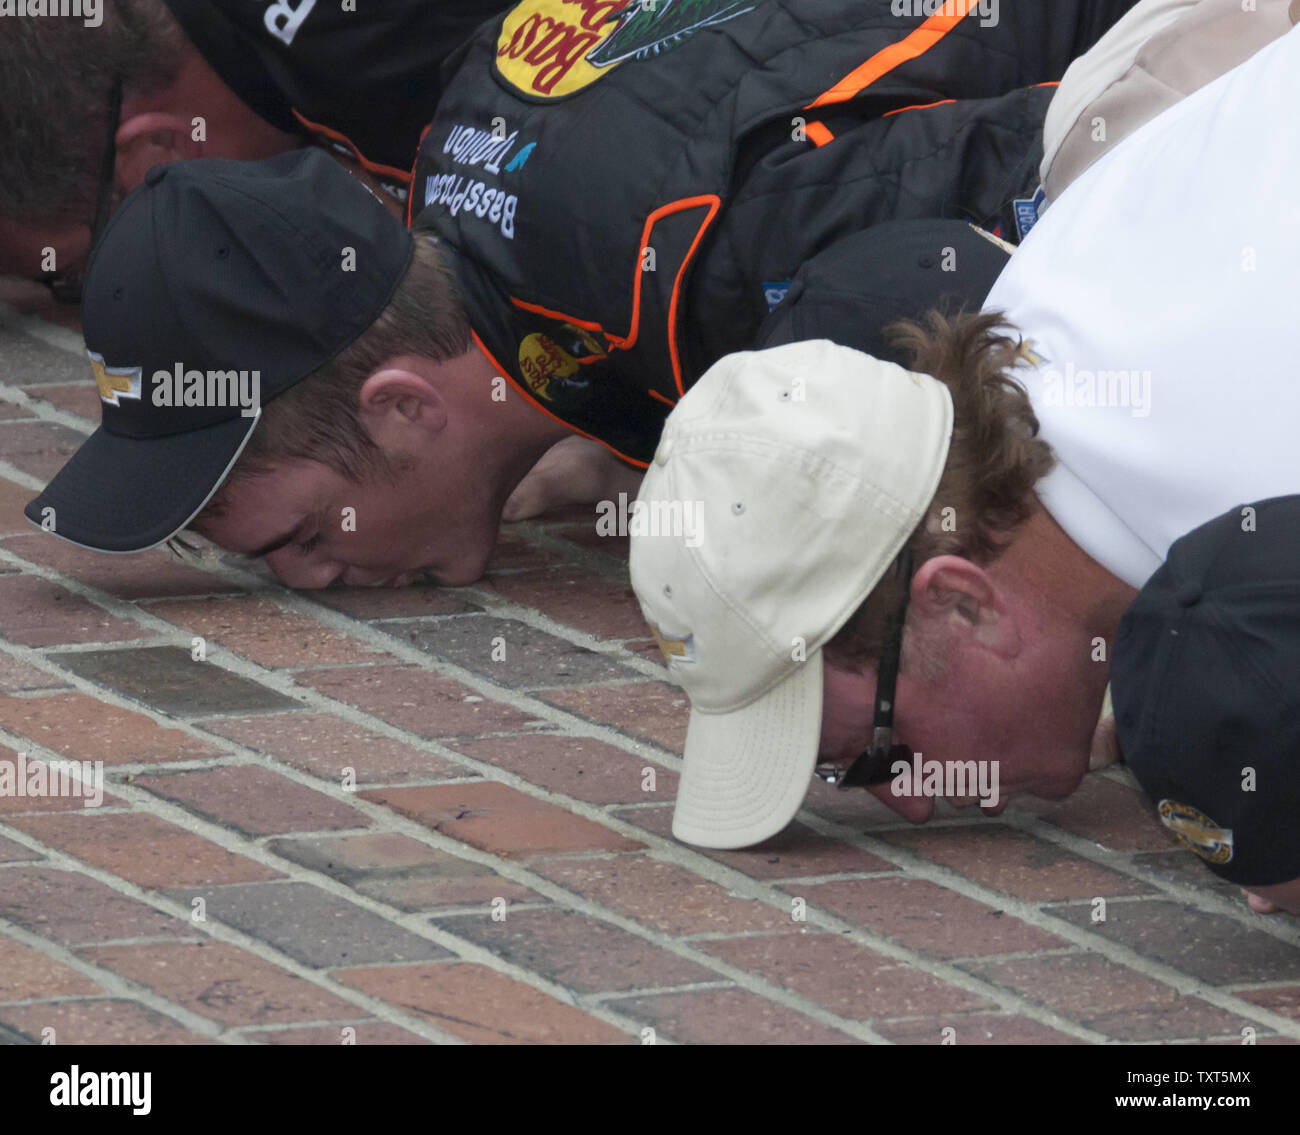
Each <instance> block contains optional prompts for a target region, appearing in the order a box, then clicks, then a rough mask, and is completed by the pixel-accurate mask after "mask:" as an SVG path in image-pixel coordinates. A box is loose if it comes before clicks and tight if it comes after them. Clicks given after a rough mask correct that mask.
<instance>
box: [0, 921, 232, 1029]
mask: <svg viewBox="0 0 1300 1135" xmlns="http://www.w3.org/2000/svg"><path fill="white" fill-rule="evenodd" d="M0 933H3V934H5V935H7V936H8V937H10V938H13V939H14V940H15V941H17V942H21V943H23V945H25V946H30V947H31V948H32V949H34V950H36V951H37V952H39V953H40V954H42V955H43V956H44V957H47V958H51V959H53V960H54V961H56V962H59V963H61V964H62V965H64V966H67V967H68V968H69V969H72V970H75V971H76V972H77V973H79V974H81V976H82V977H87V978H89V979H90V980H91V981H93V982H95V983H96V984H97V985H98V986H100V988H102V989H104V990H106V991H107V996H108V997H110V998H117V999H119V1000H126V1001H134V1002H137V1003H139V1004H143V1005H145V1006H147V1007H148V1008H150V1009H152V1010H154V1012H156V1013H161V1014H162V1015H163V1016H164V1017H167V1018H168V1019H169V1020H171V1021H173V1022H175V1023H176V1024H178V1025H181V1026H183V1027H184V1028H186V1029H188V1030H189V1031H190V1032H192V1033H197V1034H198V1035H200V1036H204V1037H207V1038H209V1039H210V1040H218V1041H221V1042H222V1043H223V1044H229V1043H232V1039H231V1038H227V1037H226V1036H225V1035H224V1034H225V1032H226V1030H225V1029H224V1028H223V1026H222V1025H221V1024H220V1023H218V1022H217V1021H214V1020H212V1019H211V1018H209V1017H203V1016H200V1015H199V1014H198V1013H196V1012H195V1011H194V1010H193V1009H187V1008H185V1006H184V1005H177V1004H176V1003H175V1002H173V1001H169V1000H168V999H167V998H165V997H163V996H161V995H160V994H157V993H155V992H154V991H153V990H152V989H149V988H148V987H147V986H144V985H141V984H139V983H138V982H135V981H132V980H131V979H130V978H125V977H122V976H121V975H120V974H117V973H114V972H113V971H112V970H110V969H105V968H104V967H102V966H98V965H96V964H95V963H93V962H90V961H87V960H86V959H85V958H83V957H81V956H80V955H79V954H75V953H73V952H72V951H71V950H70V949H68V948H67V947H65V946H60V945H59V944H58V943H57V942H53V941H51V940H49V939H48V938H42V937H40V936H39V935H38V934H33V933H32V932H31V931H29V930H27V929H25V928H24V927H22V926H19V925H18V924H17V923H16V922H10V921H9V920H8V919H6V918H0ZM97 999H100V1000H103V999H104V998H103V997H102V996H100V997H98V998H97Z"/></svg>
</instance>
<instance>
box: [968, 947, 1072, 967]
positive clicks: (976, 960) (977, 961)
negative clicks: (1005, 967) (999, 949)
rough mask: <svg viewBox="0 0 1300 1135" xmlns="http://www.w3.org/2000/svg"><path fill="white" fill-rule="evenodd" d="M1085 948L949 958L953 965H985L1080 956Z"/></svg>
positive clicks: (1022, 951)
mask: <svg viewBox="0 0 1300 1135" xmlns="http://www.w3.org/2000/svg"><path fill="white" fill-rule="evenodd" d="M1086 953H1087V951H1086V950H1082V949H1080V948H1079V947H1078V946H1059V947H1054V948H1044V949H1041V950H1019V951H1017V952H1015V953H1011V954H964V955H963V956H962V957H960V958H950V959H949V961H951V962H952V964H953V965H955V966H956V965H985V964H987V963H990V962H998V963H1001V962H1022V961H1036V960H1037V959H1039V958H1070V957H1081V956H1082V955H1083V954H1086Z"/></svg>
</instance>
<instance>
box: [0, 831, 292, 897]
mask: <svg viewBox="0 0 1300 1135" xmlns="http://www.w3.org/2000/svg"><path fill="white" fill-rule="evenodd" d="M9 824H10V825H11V826H12V827H15V828H17V829H18V830H19V831H24V832H27V834H28V835H31V836H34V837H35V838H36V839H39V840H40V841H41V842H42V843H46V844H49V845H50V846H52V847H57V848H58V849H59V850H60V851H63V852H65V853H67V854H68V855H71V856H73V857H75V858H77V859H80V860H81V861H82V862H84V863H89V864H91V865H92V866H94V867H99V868H101V869H102V870H105V871H111V872H112V873H113V874H115V875H119V876H121V877H122V878H123V879H126V880H128V881H129V882H132V883H135V884H137V885H138V886H141V887H147V888H156V887H201V886H204V885H216V884H220V883H245V882H259V881H261V880H263V879H278V878H281V875H280V873H279V872H278V871H272V870H271V868H269V867H264V866H262V864H260V863H256V862H254V861H253V860H252V859H246V858H244V857H243V856H242V855H234V854H232V853H231V852H229V851H226V850H225V849H224V848H222V847H219V846H218V845H217V844H215V843H210V842H209V841H208V840H206V839H203V838H202V837H201V836H196V835H191V834H190V833H189V832H187V831H185V830H184V829H182V828H178V827H176V826H175V825H174V824H169V823H166V822H164V821H163V820H159V819H157V818H155V817H153V816H149V815H144V814H142V813H138V812H137V813H129V814H123V813H120V812H119V813H110V814H108V815H95V814H90V815H64V816H19V817H16V818H14V819H11V820H10V821H9Z"/></svg>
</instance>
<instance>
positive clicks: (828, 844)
mask: <svg viewBox="0 0 1300 1135" xmlns="http://www.w3.org/2000/svg"><path fill="white" fill-rule="evenodd" d="M615 815H617V816H618V818H619V819H620V820H625V821H626V822H627V823H629V824H635V825H636V826H637V827H639V828H644V829H645V830H646V831H648V832H654V833H655V834H656V835H661V836H663V837H665V838H666V839H669V838H672V823H673V809H672V806H671V805H669V806H666V807H663V808H620V809H619V810H618V811H617V812H616V813H615ZM691 850H692V851H694V852H696V853H697V854H699V855H706V856H708V857H709V858H710V859H714V860H717V862H719V863H725V864H726V865H727V866H728V867H732V868H734V869H735V870H737V871H739V872H741V873H742V874H745V875H748V876H749V877H750V878H752V879H789V878H793V877H799V876H803V875H838V874H841V873H843V872H846V871H851V872H854V873H855V874H856V873H859V872H863V871H896V870H897V868H896V867H895V866H894V865H893V864H892V863H887V862H886V861H885V860H883V859H881V858H879V857H878V856H875V855H872V854H871V852H869V851H862V850H861V849H859V848H856V847H854V846H853V845H852V844H848V843H841V842H840V841H839V840H836V839H831V838H830V837H829V836H823V835H818V834H817V833H816V832H814V831H813V830H812V829H811V828H806V827H804V825H803V824H800V823H793V824H791V825H790V826H789V827H787V828H786V829H785V830H784V831H782V832H780V833H779V834H777V835H774V836H772V838H771V839H767V840H764V841H763V842H762V843H759V844H755V845H754V846H753V847H747V848H745V849H744V850H743V851H713V850H710V849H709V848H706V847H695V848H692V849H691Z"/></svg>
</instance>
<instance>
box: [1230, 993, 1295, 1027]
mask: <svg viewBox="0 0 1300 1135" xmlns="http://www.w3.org/2000/svg"><path fill="white" fill-rule="evenodd" d="M1232 995H1233V996H1234V997H1240V998H1241V999H1242V1000H1243V1001H1249V1002H1250V1003H1251V1004H1252V1005H1258V1006H1260V1007H1261V1008H1263V1009H1268V1010H1269V1011H1270V1012H1273V1013H1277V1014H1279V1015H1280V1016H1283V1017H1294V1018H1296V1019H1300V986H1296V985H1282V986H1271V987H1270V988H1268V989H1242V990H1233V994H1232Z"/></svg>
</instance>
